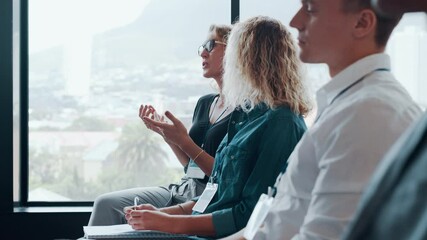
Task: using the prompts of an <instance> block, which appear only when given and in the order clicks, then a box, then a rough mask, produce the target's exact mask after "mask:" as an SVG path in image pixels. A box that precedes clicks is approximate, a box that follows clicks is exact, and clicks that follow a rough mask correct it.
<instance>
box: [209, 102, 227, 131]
mask: <svg viewBox="0 0 427 240" xmlns="http://www.w3.org/2000/svg"><path fill="white" fill-rule="evenodd" d="M218 100H219V96H218V97H217V98H216V100H215V103H214V105H213V106H212V111H210V114H209V122H211V118H212V116H213V114H214V112H215V109H216V105H217V103H218ZM227 110H228V106H227V107H226V108H225V109H224V110H223V111H222V112H221V114H219V116H218V117H217V118H216V119H215V121H214V122H213V123H211V124H212V125H214V124H215V123H217V122H218V120H220V119H221V117H222V116H223V115H224V113H225V112H226V111H227Z"/></svg>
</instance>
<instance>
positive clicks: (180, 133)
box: [142, 111, 191, 146]
mask: <svg viewBox="0 0 427 240" xmlns="http://www.w3.org/2000/svg"><path fill="white" fill-rule="evenodd" d="M165 115H166V117H167V118H169V119H170V120H171V122H172V124H169V123H167V122H166V121H164V120H163V121H156V120H154V119H153V117H151V118H150V117H148V116H144V117H143V118H142V120H143V121H144V123H145V124H146V125H148V126H151V127H152V128H155V129H157V130H158V131H159V132H160V134H161V135H162V136H163V138H164V139H165V140H166V141H167V142H170V143H173V144H175V145H177V146H181V144H184V143H186V142H188V141H191V139H190V136H189V135H188V133H187V129H186V128H185V126H184V124H182V122H181V121H179V120H178V119H177V118H176V117H175V116H174V115H173V114H172V113H171V112H169V111H167V112H166V113H165Z"/></svg>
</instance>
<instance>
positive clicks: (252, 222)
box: [243, 173, 283, 240]
mask: <svg viewBox="0 0 427 240" xmlns="http://www.w3.org/2000/svg"><path fill="white" fill-rule="evenodd" d="M282 175H283V174H282V173H280V174H279V176H278V177H277V179H276V183H275V184H274V187H273V188H271V187H268V192H267V194H265V193H263V194H261V196H260V197H259V200H258V202H257V204H256V205H255V208H254V210H253V212H252V214H251V217H250V218H249V221H248V223H247V225H246V228H245V231H244V233H243V236H244V237H245V238H246V239H247V240H252V239H254V236H255V234H256V232H257V231H258V229H259V228H260V227H261V225H262V223H263V222H264V220H265V218H266V217H267V214H268V212H269V211H270V209H271V206H272V205H273V200H274V196H275V195H276V189H277V185H278V184H279V182H280V179H281V178H282Z"/></svg>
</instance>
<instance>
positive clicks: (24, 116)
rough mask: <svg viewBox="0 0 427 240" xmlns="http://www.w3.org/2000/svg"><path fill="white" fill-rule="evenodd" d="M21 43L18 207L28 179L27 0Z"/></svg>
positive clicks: (24, 200)
mask: <svg viewBox="0 0 427 240" xmlns="http://www.w3.org/2000/svg"><path fill="white" fill-rule="evenodd" d="M20 13H21V16H20V17H21V26H20V33H21V39H20V40H21V41H20V44H21V46H20V50H21V51H20V53H21V55H20V73H21V74H20V77H21V82H20V104H21V106H20V118H21V121H20V125H21V126H20V129H19V131H20V141H21V142H20V157H21V160H20V182H19V189H20V199H19V200H20V203H21V204H20V205H21V206H27V204H28V191H29V187H28V183H29V181H28V179H29V176H28V175H29V171H28V166H29V159H28V106H29V105H28V95H29V86H28V83H29V82H28V58H29V57H28V54H29V52H28V0H22V1H21V10H20Z"/></svg>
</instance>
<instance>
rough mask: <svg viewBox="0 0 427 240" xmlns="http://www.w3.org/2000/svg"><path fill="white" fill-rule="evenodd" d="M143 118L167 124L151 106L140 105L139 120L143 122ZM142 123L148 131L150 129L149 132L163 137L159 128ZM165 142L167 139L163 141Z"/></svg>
mask: <svg viewBox="0 0 427 240" xmlns="http://www.w3.org/2000/svg"><path fill="white" fill-rule="evenodd" d="M144 117H147V118H149V119H152V120H155V121H159V122H161V123H167V122H166V121H165V118H164V116H160V115H159V114H158V113H157V111H156V109H155V108H154V107H153V106H151V105H143V104H141V106H140V107H139V118H141V120H144ZM143 122H144V124H145V126H146V127H147V128H148V129H150V130H152V131H154V132H156V133H158V134H160V135H161V136H162V137H164V136H163V134H162V132H161V131H160V129H159V128H157V127H155V126H154V125H152V124H149V123H147V122H145V121H143ZM165 141H166V142H167V139H165Z"/></svg>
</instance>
